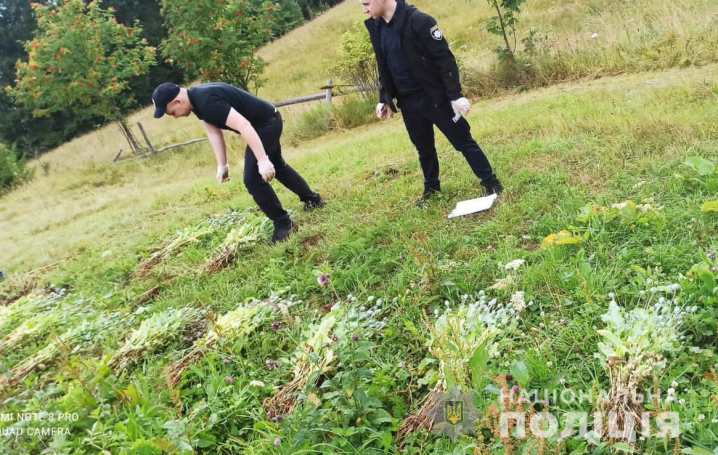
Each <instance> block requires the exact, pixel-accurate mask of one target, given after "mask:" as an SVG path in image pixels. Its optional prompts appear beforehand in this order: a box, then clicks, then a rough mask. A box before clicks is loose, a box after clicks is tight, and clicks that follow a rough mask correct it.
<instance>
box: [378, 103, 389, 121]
mask: <svg viewBox="0 0 718 455" xmlns="http://www.w3.org/2000/svg"><path fill="white" fill-rule="evenodd" d="M376 116H377V117H378V118H380V119H385V118H389V108H388V107H387V106H386V104H384V103H379V104H377V105H376Z"/></svg>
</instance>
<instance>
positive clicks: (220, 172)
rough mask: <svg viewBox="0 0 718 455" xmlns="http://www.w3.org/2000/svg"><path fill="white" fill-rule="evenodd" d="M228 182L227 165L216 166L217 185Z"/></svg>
mask: <svg viewBox="0 0 718 455" xmlns="http://www.w3.org/2000/svg"><path fill="white" fill-rule="evenodd" d="M227 180H229V164H225V165H224V166H222V165H219V166H217V183H223V182H226V181H227Z"/></svg>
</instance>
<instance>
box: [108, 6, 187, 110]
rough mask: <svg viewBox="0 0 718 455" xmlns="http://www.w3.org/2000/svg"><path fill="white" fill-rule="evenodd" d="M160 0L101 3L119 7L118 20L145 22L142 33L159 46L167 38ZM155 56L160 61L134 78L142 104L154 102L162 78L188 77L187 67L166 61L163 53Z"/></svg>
mask: <svg viewBox="0 0 718 455" xmlns="http://www.w3.org/2000/svg"><path fill="white" fill-rule="evenodd" d="M160 3H161V2H160V0H102V3H101V5H102V8H109V7H113V8H115V17H116V18H117V22H120V23H121V24H124V25H126V26H128V27H134V25H135V22H137V21H139V22H140V24H141V25H142V30H141V32H140V34H141V36H142V37H143V38H146V39H147V43H148V44H149V45H150V46H154V47H159V45H160V43H161V42H162V40H163V39H165V38H167V28H166V27H165V26H164V23H163V22H164V18H163V17H162V14H161V13H160ZM155 58H156V60H157V64H156V65H153V66H152V67H151V68H150V69H149V71H148V72H147V73H146V74H143V75H140V76H138V77H133V78H132V79H131V80H130V89H131V91H132V93H134V94H135V97H136V98H137V102H138V103H139V104H140V105H147V104H151V103H152V91H153V90H154V89H155V87H157V86H158V85H159V84H161V83H162V82H165V81H177V82H179V81H182V80H184V78H185V74H184V68H181V67H178V66H173V65H171V64H170V63H168V62H165V60H164V58H161V55H160V54H159V53H157V55H156V56H155Z"/></svg>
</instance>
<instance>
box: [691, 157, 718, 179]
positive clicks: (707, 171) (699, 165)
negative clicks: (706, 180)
mask: <svg viewBox="0 0 718 455" xmlns="http://www.w3.org/2000/svg"><path fill="white" fill-rule="evenodd" d="M684 164H685V165H686V166H689V167H691V168H692V169H693V170H694V171H696V172H697V173H698V174H700V175H703V176H706V175H711V174H715V172H716V167H715V164H713V163H711V162H710V161H708V160H706V159H704V158H701V157H699V156H692V157H690V158H688V159H687V160H686V162H685V163H684Z"/></svg>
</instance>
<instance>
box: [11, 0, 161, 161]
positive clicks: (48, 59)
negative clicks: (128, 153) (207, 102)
mask: <svg viewBox="0 0 718 455" xmlns="http://www.w3.org/2000/svg"><path fill="white" fill-rule="evenodd" d="M31 6H32V8H33V11H34V14H35V18H36V19H37V23H38V32H37V35H36V36H35V38H34V39H32V40H29V41H27V42H26V43H25V46H24V47H25V51H26V52H27V61H18V62H17V64H16V66H17V77H18V81H17V85H16V86H15V87H5V90H6V91H7V92H9V93H10V94H11V95H12V96H13V97H14V98H15V99H16V100H17V101H18V102H19V103H21V104H24V105H26V106H30V107H32V109H33V115H35V116H38V117H42V116H47V115H52V114H53V113H56V112H61V111H64V110H66V109H67V108H68V107H69V109H70V112H72V114H73V116H74V117H75V118H76V119H78V120H83V119H91V118H97V117H100V118H102V119H104V120H106V121H116V122H118V123H119V126H120V128H121V129H122V130H123V132H126V131H127V127H126V125H125V124H124V121H123V119H122V115H123V112H124V110H125V109H127V108H128V107H129V106H131V105H133V104H134V95H133V94H132V93H131V91H130V89H129V81H130V80H131V79H132V78H133V77H136V76H139V75H142V74H145V73H146V72H147V70H148V69H149V68H150V66H151V65H153V64H154V48H153V47H152V46H150V45H148V44H147V40H146V39H143V38H142V37H141V36H140V32H141V29H140V27H139V24H136V26H135V27H127V26H126V25H124V24H120V23H118V22H117V20H116V19H115V17H114V14H113V12H114V8H112V7H110V8H108V9H102V8H101V7H100V4H99V2H98V1H91V2H89V3H87V4H86V3H85V2H84V1H82V0H65V1H63V2H60V3H59V4H58V5H57V6H55V5H51V4H47V5H41V4H38V3H32V4H31ZM132 145H133V149H135V151H137V149H138V148H139V147H138V146H137V145H136V144H132Z"/></svg>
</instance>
